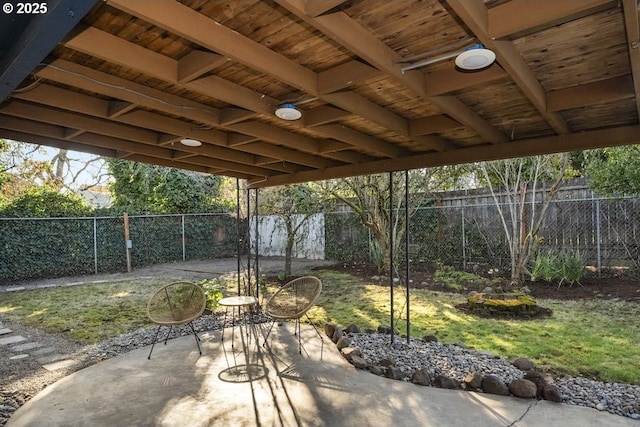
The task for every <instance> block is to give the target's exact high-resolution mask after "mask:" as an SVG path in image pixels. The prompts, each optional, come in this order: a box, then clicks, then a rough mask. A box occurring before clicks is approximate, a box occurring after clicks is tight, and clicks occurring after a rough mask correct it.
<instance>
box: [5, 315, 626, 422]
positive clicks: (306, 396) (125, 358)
mask: <svg viewBox="0 0 640 427" xmlns="http://www.w3.org/2000/svg"><path fill="white" fill-rule="evenodd" d="M200 336H201V338H202V342H201V346H202V356H200V355H199V354H198V351H197V347H196V344H195V340H194V337H193V336H186V337H182V338H178V339H174V340H170V341H169V342H168V344H167V345H163V344H160V345H156V347H155V349H154V351H153V354H152V356H151V360H147V355H148V353H149V347H146V348H142V349H138V350H135V351H132V352H130V353H127V354H124V355H121V356H117V357H114V358H112V359H109V360H106V361H103V362H100V363H97V364H95V365H93V366H90V367H88V368H86V369H83V370H80V371H78V372H75V373H73V374H71V375H69V376H68V377H66V378H64V379H62V380H60V381H58V382H57V383H55V384H53V385H51V386H48V387H47V388H46V389H44V390H43V391H42V392H40V393H39V394H38V395H37V396H35V397H34V398H33V399H31V400H30V401H29V402H27V403H26V404H25V405H24V406H22V407H21V408H20V409H19V410H18V411H16V412H15V414H14V415H13V416H12V417H11V418H10V419H9V422H8V424H7V427H23V426H25V427H26V426H31V427H33V426H43V427H44V426H47V427H51V426H65V427H68V426H92V427H113V426H180V427H184V426H187V427H197V426H213V425H215V426H269V427H271V426H276V427H277V426H328V427H338V426H385V427H386V426H396V427H400V426H407V427H415V426H427V427H435V426H439V427H442V426H473V427H495V426H519V427H534V426H545V427H551V426H562V427H578V426H579V427H588V426H618V427H625V426H635V427H637V426H638V423H637V421H634V420H631V419H629V418H623V417H619V416H615V415H611V414H608V413H603V412H598V411H596V410H593V409H588V408H581V407H575V406H569V405H565V404H556V403H550V402H546V401H540V402H537V401H535V400H523V399H518V398H514V397H504V396H494V395H489V394H481V393H472V392H465V391H451V390H443V389H437V388H433V387H420V386H416V385H413V384H410V383H404V382H400V381H393V380H389V379H386V378H382V377H378V376H375V375H372V374H370V373H369V372H366V371H359V370H356V369H355V368H353V367H352V366H351V365H350V364H348V363H347V362H346V361H345V360H344V359H343V358H342V356H341V355H340V354H339V352H338V350H337V349H336V348H335V345H333V343H331V342H330V341H329V340H328V339H327V338H326V337H325V338H324V346H322V345H321V342H320V340H319V339H318V336H317V335H316V334H315V331H314V330H313V329H312V328H310V327H307V328H304V327H303V332H302V339H303V354H302V356H301V355H300V354H298V342H297V339H296V337H295V336H293V327H292V325H285V326H275V327H274V330H273V332H272V335H271V337H270V338H269V342H270V344H271V345H270V347H271V350H272V351H271V352H268V351H265V350H264V349H263V348H262V347H261V346H260V345H258V344H257V343H256V340H255V337H252V336H249V338H250V340H249V338H247V336H246V334H241V333H240V331H239V330H238V329H237V328H236V329H235V336H234V343H235V349H232V348H231V344H232V342H231V330H230V329H227V330H226V331H225V340H224V342H221V336H220V332H219V331H215V332H204V333H200ZM261 342H262V341H261Z"/></svg>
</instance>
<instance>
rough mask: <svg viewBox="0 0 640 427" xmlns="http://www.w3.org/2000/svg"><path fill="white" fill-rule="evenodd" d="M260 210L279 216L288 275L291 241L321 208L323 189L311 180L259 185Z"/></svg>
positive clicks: (291, 249) (285, 272) (292, 245)
mask: <svg viewBox="0 0 640 427" xmlns="http://www.w3.org/2000/svg"><path fill="white" fill-rule="evenodd" d="M260 194H261V201H262V203H261V207H260V213H261V214H267V215H275V216H277V217H278V218H279V219H280V222H281V225H282V227H283V228H284V232H285V234H286V244H285V261H284V275H285V278H286V277H290V276H291V260H292V257H293V248H294V245H295V244H296V243H297V242H298V240H299V238H300V232H301V230H302V229H303V227H304V225H305V224H306V223H307V222H308V220H309V218H311V216H313V215H314V214H316V213H318V212H320V210H321V209H322V205H323V203H324V199H323V193H322V192H321V191H319V189H318V188H316V187H315V186H313V185H310V184H292V185H283V186H278V187H269V188H265V189H262V190H261V191H260Z"/></svg>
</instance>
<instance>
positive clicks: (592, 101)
mask: <svg viewBox="0 0 640 427" xmlns="http://www.w3.org/2000/svg"><path fill="white" fill-rule="evenodd" d="M633 83H634V82H633V79H632V77H631V76H622V77H614V78H612V79H607V80H600V81H598V82H593V83H586V84H582V85H577V86H572V87H569V88H565V89H558V90H553V91H551V92H547V110H548V111H551V112H553V111H563V110H570V109H572V108H580V107H588V106H591V105H597V104H604V103H608V102H616V101H620V100H624V99H629V98H633V97H635V96H636V93H635V89H634V86H633Z"/></svg>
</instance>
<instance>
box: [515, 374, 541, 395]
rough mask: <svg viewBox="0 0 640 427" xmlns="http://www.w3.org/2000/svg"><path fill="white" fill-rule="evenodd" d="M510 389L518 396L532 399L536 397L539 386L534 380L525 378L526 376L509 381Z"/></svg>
mask: <svg viewBox="0 0 640 427" xmlns="http://www.w3.org/2000/svg"><path fill="white" fill-rule="evenodd" d="M509 391H510V392H511V394H513V395H514V396H516V397H521V398H523V399H532V398H534V397H536V393H537V391H538V388H537V387H536V385H535V384H534V383H533V382H531V381H529V380H525V379H524V378H519V379H517V380H513V381H511V382H510V383H509Z"/></svg>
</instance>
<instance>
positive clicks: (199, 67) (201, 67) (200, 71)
mask: <svg viewBox="0 0 640 427" xmlns="http://www.w3.org/2000/svg"><path fill="white" fill-rule="evenodd" d="M228 61H229V60H228V59H227V58H225V57H224V56H222V55H218V54H215V53H212V52H205V51H202V50H194V51H192V52H190V53H189V54H187V55H186V56H185V57H183V58H181V59H180V60H179V61H178V83H187V82H190V81H191V80H195V79H197V78H199V77H201V76H202V75H204V74H206V73H208V72H209V71H211V70H214V69H216V68H218V67H220V66H222V65H224V64H226V63H227V62H228Z"/></svg>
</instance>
